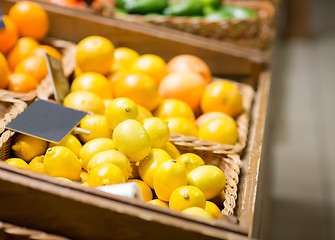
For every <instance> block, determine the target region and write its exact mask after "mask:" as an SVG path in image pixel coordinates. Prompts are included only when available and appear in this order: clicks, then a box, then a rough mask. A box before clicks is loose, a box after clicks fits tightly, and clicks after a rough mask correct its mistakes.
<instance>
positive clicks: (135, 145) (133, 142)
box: [113, 119, 151, 162]
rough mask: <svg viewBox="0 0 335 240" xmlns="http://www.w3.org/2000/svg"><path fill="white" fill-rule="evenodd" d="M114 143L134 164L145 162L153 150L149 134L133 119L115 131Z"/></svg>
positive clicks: (118, 126)
mask: <svg viewBox="0 0 335 240" xmlns="http://www.w3.org/2000/svg"><path fill="white" fill-rule="evenodd" d="M113 141H114V144H115V147H116V149H117V150H119V151H120V152H122V153H123V154H125V155H126V156H127V157H128V158H129V159H130V161H132V162H138V161H141V160H143V159H144V158H145V157H146V156H148V155H149V153H150V150H151V143H150V137H149V134H148V133H147V131H146V130H145V129H144V127H143V126H142V125H141V124H140V123H139V122H138V121H136V120H133V119H128V120H125V121H123V122H121V123H120V124H119V125H117V127H116V128H115V129H114V131H113Z"/></svg>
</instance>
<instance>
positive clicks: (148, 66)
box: [130, 54, 167, 84]
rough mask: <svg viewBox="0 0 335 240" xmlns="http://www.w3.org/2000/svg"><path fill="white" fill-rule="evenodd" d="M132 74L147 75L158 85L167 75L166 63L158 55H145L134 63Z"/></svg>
mask: <svg viewBox="0 0 335 240" xmlns="http://www.w3.org/2000/svg"><path fill="white" fill-rule="evenodd" d="M130 72H132V73H144V74H147V75H149V76H150V77H152V78H153V79H155V81H156V82H157V84H158V83H160V81H161V80H162V79H163V78H164V77H165V76H166V74H167V71H166V63H165V61H164V60H163V59H162V58H161V57H159V56H157V55H153V54H144V55H142V56H140V57H139V58H137V59H136V60H135V61H134V63H133V64H132V66H131V69H130Z"/></svg>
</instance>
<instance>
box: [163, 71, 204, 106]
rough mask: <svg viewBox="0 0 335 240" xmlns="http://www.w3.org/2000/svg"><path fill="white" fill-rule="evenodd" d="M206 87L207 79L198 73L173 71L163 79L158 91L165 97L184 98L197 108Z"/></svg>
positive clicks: (183, 99)
mask: <svg viewBox="0 0 335 240" xmlns="http://www.w3.org/2000/svg"><path fill="white" fill-rule="evenodd" d="M205 87H206V82H205V80H204V79H203V78H202V77H201V76H200V75H199V74H197V73H194V72H186V71H185V72H172V73H169V74H168V75H167V76H166V77H165V78H164V79H163V80H162V81H161V83H160V84H159V87H158V91H159V93H160V94H161V95H162V96H163V98H176V99H179V100H182V101H184V102H186V103H187V104H188V105H189V106H190V107H191V108H192V109H193V110H195V109H197V108H198V107H199V105H200V99H201V96H202V94H203V92H204V91H205Z"/></svg>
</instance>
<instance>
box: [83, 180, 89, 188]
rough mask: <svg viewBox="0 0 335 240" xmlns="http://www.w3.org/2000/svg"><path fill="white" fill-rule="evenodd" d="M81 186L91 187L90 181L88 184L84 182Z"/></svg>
mask: <svg viewBox="0 0 335 240" xmlns="http://www.w3.org/2000/svg"><path fill="white" fill-rule="evenodd" d="M81 185H82V186H86V187H89V185H88V181H87V182H83V183H82V184H81Z"/></svg>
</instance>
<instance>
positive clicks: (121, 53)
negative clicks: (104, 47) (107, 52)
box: [112, 47, 139, 71]
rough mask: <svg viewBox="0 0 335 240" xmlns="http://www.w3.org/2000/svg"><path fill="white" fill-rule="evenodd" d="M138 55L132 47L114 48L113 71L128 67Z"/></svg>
mask: <svg viewBox="0 0 335 240" xmlns="http://www.w3.org/2000/svg"><path fill="white" fill-rule="evenodd" d="M138 57H139V54H138V53H137V52H136V51H134V50H133V49H130V48H126V47H119V48H116V49H115V51H114V62H113V65H112V70H113V71H119V70H122V69H128V68H129V67H130V66H131V65H132V64H133V62H134V61H135V60H136V59H137V58H138Z"/></svg>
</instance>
